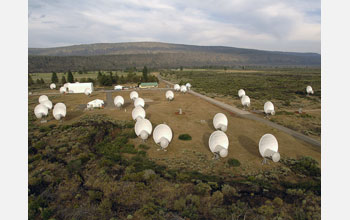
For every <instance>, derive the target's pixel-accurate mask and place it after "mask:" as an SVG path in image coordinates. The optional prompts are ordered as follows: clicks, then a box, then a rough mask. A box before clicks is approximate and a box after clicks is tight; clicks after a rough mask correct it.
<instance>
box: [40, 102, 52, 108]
mask: <svg viewBox="0 0 350 220" xmlns="http://www.w3.org/2000/svg"><path fill="white" fill-rule="evenodd" d="M40 104H43V105H45V106H46V108H47V109H52V102H51V101H50V100H45V101H43V102H41V103H40Z"/></svg>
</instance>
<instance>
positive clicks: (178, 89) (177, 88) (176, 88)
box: [174, 84, 180, 92]
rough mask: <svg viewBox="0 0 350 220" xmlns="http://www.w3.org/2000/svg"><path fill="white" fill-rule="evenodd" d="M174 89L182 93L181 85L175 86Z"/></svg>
mask: <svg viewBox="0 0 350 220" xmlns="http://www.w3.org/2000/svg"><path fill="white" fill-rule="evenodd" d="M174 89H175V91H177V92H178V91H180V85H179V84H175V85H174Z"/></svg>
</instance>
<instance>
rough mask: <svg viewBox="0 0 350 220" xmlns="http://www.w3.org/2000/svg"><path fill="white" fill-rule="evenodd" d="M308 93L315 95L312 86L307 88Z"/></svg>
mask: <svg viewBox="0 0 350 220" xmlns="http://www.w3.org/2000/svg"><path fill="white" fill-rule="evenodd" d="M306 93H307V94H308V95H309V94H314V90H313V89H312V87H311V86H307V87H306Z"/></svg>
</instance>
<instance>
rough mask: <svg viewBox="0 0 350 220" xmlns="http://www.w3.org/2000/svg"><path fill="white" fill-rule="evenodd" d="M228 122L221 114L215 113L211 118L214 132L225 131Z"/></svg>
mask: <svg viewBox="0 0 350 220" xmlns="http://www.w3.org/2000/svg"><path fill="white" fill-rule="evenodd" d="M227 124H228V120H227V117H226V115H224V114H223V113H217V114H216V115H215V116H214V118H213V125H214V127H215V129H216V130H221V131H223V132H226V131H227Z"/></svg>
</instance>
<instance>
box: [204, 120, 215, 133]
mask: <svg viewBox="0 0 350 220" xmlns="http://www.w3.org/2000/svg"><path fill="white" fill-rule="evenodd" d="M206 122H207V124H208V127H209V128H210V130H213V131H215V130H216V129H215V127H214V124H213V119H208V120H206Z"/></svg>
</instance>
